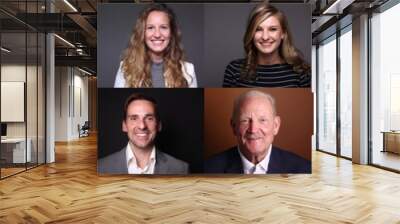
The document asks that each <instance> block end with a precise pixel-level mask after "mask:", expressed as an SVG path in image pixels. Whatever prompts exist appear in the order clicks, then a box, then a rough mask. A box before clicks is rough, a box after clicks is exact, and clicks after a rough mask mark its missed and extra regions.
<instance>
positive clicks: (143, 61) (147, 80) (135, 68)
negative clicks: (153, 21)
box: [122, 4, 188, 87]
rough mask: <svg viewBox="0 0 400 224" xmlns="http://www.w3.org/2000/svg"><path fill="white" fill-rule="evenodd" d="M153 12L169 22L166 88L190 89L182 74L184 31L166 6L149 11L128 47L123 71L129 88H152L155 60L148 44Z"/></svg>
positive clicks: (165, 64) (137, 21) (165, 63)
mask: <svg viewBox="0 0 400 224" xmlns="http://www.w3.org/2000/svg"><path fill="white" fill-rule="evenodd" d="M153 11H158V12H164V13H165V14H167V16H168V18H169V25H170V29H171V37H170V42H169V44H168V46H167V48H166V49H165V52H164V58H163V59H164V60H163V61H164V79H165V83H166V87H188V81H187V80H186V79H185V77H184V74H183V71H182V66H183V65H182V63H183V60H184V57H185V56H184V52H183V47H182V46H181V31H180V30H179V27H178V23H177V21H176V17H175V14H174V12H173V11H172V10H171V9H170V8H168V7H167V6H166V5H165V4H151V5H149V6H148V7H147V8H145V9H144V10H143V11H142V12H141V13H140V16H139V18H138V19H137V20H136V25H135V27H134V29H133V32H132V35H131V37H130V40H129V44H128V47H127V48H126V49H125V51H124V53H123V56H122V71H123V73H124V77H125V81H126V87H152V86H153V83H152V79H151V58H150V55H149V53H148V49H147V46H146V43H145V40H144V38H145V30H146V20H147V17H148V16H149V14H150V13H151V12H153Z"/></svg>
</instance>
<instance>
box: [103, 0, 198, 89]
mask: <svg viewBox="0 0 400 224" xmlns="http://www.w3.org/2000/svg"><path fill="white" fill-rule="evenodd" d="M167 5H168V6H169V7H170V8H171V9H172V10H173V11H174V12H175V14H176V17H177V21H178V25H179V27H180V29H181V32H182V44H183V47H184V50H185V53H186V61H189V62H191V63H193V64H194V65H195V72H196V74H197V79H198V82H199V83H202V82H203V80H202V78H201V75H200V74H202V73H204V72H203V68H204V66H203V61H202V56H203V49H204V48H203V46H204V44H203V33H204V31H203V28H204V25H203V7H202V4H167ZM146 6H147V4H116V3H109V4H99V5H98V14H97V22H98V23H97V24H98V27H97V35H98V43H97V48H98V49H97V69H98V76H97V77H98V82H97V85H98V87H99V88H103V87H113V86H114V80H115V74H116V73H117V70H118V67H119V63H120V59H121V55H122V52H123V50H124V49H125V48H126V47H127V46H128V41H129V38H130V36H131V34H132V31H133V28H134V25H135V23H136V19H137V18H138V16H139V14H140V12H141V11H142V10H143V8H145V7H146Z"/></svg>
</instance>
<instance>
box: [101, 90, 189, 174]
mask: <svg viewBox="0 0 400 224" xmlns="http://www.w3.org/2000/svg"><path fill="white" fill-rule="evenodd" d="M122 131H123V132H125V133H127V136H128V138H129V142H128V144H127V146H126V147H125V148H123V149H121V150H120V151H118V152H115V153H112V154H111V155H108V156H106V157H104V158H101V159H100V160H99V161H98V172H99V173H113V174H187V173H188V172H189V168H188V164H187V163H186V162H183V161H181V160H178V159H176V158H174V157H172V156H170V155H168V154H166V153H163V152H161V151H160V150H158V149H156V147H155V138H156V136H157V132H159V131H161V121H160V116H159V113H158V110H157V103H156V101H155V100H154V99H153V98H151V97H149V96H146V95H143V94H132V95H131V96H129V97H128V98H127V100H126V101H125V105H124V118H123V121H122Z"/></svg>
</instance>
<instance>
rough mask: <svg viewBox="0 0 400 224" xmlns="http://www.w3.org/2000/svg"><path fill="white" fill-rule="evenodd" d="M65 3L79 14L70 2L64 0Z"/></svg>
mask: <svg viewBox="0 0 400 224" xmlns="http://www.w3.org/2000/svg"><path fill="white" fill-rule="evenodd" d="M64 3H65V4H67V5H68V6H69V7H70V8H71V9H72V10H74V12H78V10H77V9H76V8H75V7H74V6H73V5H72V4H71V3H69V1H68V0H64Z"/></svg>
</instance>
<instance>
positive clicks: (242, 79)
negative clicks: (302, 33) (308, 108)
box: [223, 3, 311, 87]
mask: <svg viewBox="0 0 400 224" xmlns="http://www.w3.org/2000/svg"><path fill="white" fill-rule="evenodd" d="M243 43H244V49H245V53H246V55H245V58H244V59H238V60H234V61H232V62H230V63H229V64H228V66H227V67H226V70H225V75H224V81H223V86H224V87H310V83H311V75H310V65H309V64H307V63H306V62H305V61H304V59H303V58H302V56H301V52H300V51H299V50H297V49H296V48H295V47H294V45H293V43H292V37H291V34H290V31H289V27H288V22H287V19H286V17H285V15H284V14H283V13H282V12H281V11H279V10H278V9H277V8H275V7H274V6H272V5H270V4H268V3H261V4H259V5H257V6H256V7H255V8H254V9H253V10H252V12H251V13H250V16H249V20H248V23H247V28H246V33H245V35H244V38H243Z"/></svg>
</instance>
